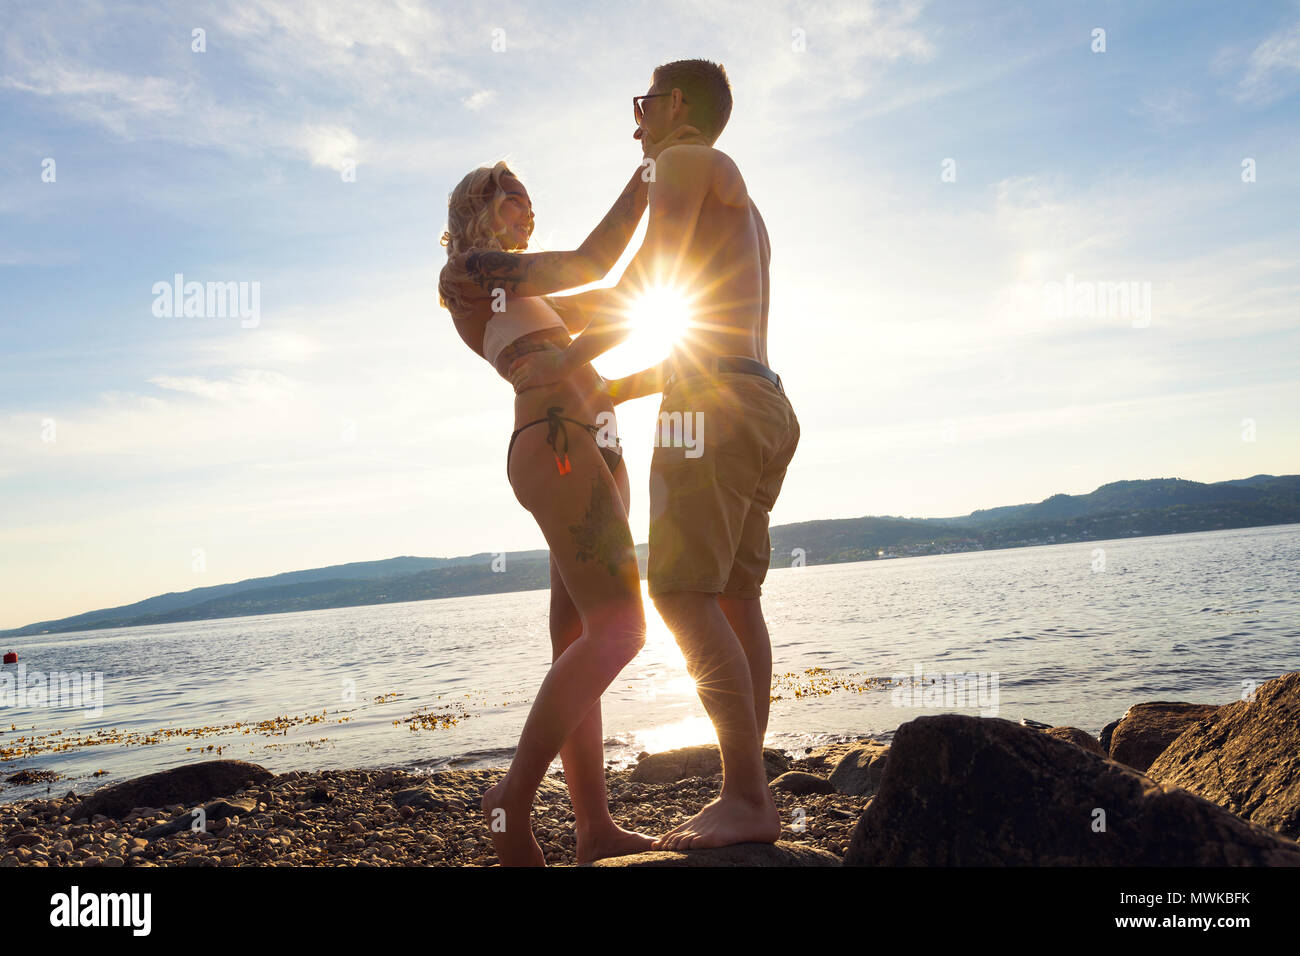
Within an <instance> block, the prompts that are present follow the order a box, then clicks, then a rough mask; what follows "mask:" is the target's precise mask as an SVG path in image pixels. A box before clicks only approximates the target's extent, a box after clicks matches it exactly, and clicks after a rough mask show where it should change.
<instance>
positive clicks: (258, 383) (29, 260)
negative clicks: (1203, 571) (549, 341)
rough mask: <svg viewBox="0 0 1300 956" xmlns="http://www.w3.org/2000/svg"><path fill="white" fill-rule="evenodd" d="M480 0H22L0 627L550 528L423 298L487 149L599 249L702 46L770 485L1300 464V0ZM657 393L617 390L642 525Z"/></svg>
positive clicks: (557, 236) (5, 93) (949, 484)
mask: <svg viewBox="0 0 1300 956" xmlns="http://www.w3.org/2000/svg"><path fill="white" fill-rule="evenodd" d="M490 7H491V12H490V13H486V12H485V5H482V4H469V3H459V4H454V3H441V2H438V3H421V2H415V0H400V2H385V0H356V2H322V3H313V4H310V5H308V4H301V3H298V2H295V0H285V2H280V0H249V2H243V3H238V4H226V3H214V4H208V3H175V4H161V3H159V4H153V5H151V4H133V3H58V2H54V3H46V4H40V5H35V4H21V5H20V4H6V5H4V7H3V12H0V285H2V288H3V296H2V297H0V627H13V626H20V625H23V624H27V623H30V622H32V621H36V620H44V619H51V618H56V617H61V616H65V615H69V614H74V613H78V612H81V611H86V610H90V609H93V608H97V607H104V606H110V605H118V604H125V603H129V602H132V601H136V600H140V599H142V598H145V597H148V596H151V595H153V594H158V593H162V592H166V591H181V590H187V589H189V588H192V587H198V586H203V585H210V584H219V583H223V582H226V581H236V580H241V579H244V578H248V577H253V576H258V575H264V574H274V573H278V572H281V571H289V570H295V569H300V568H310V567H319V566H322V565H327V564H334V563H342V562H348V561H361V560H375V559H381V558H386V557H392V556H395V555H402V554H414V555H458V554H471V553H477V552H482V551H493V552H496V551H504V550H510V551H513V550H522V549H529V548H541V547H544V546H545V545H544V542H543V539H542V536H541V533H540V532H539V531H538V529H537V527H536V524H535V523H534V521H533V519H532V518H531V516H530V515H529V514H528V513H527V512H526V511H524V510H523V509H522V508H521V507H520V506H519V504H518V503H517V501H516V500H515V498H514V495H513V492H512V491H511V489H510V486H509V484H508V482H507V480H506V473H505V456H506V444H507V442H508V440H509V435H510V431H511V429H512V427H513V412H512V399H513V396H512V393H511V391H510V386H509V385H508V384H507V383H506V382H504V381H503V380H501V379H500V378H499V377H497V376H496V374H495V373H494V372H493V371H492V370H491V368H490V367H489V366H488V365H487V364H486V363H485V362H484V361H483V360H482V359H481V358H479V357H478V356H476V355H475V354H474V353H472V352H470V351H469V350H468V349H467V348H466V347H465V345H464V344H463V343H462V342H461V340H460V339H459V337H458V336H457V335H456V333H455V331H454V329H453V327H452V323H451V320H450V317H449V315H448V314H447V313H446V312H445V311H444V310H443V309H441V308H440V307H439V305H438V299H437V293H436V277H437V272H438V270H439V269H440V268H441V266H442V264H443V263H444V262H445V260H446V256H445V251H444V250H443V249H442V248H441V247H440V246H439V244H438V237H439V236H440V235H441V233H442V231H443V229H444V228H445V226H446V201H447V195H448V193H449V192H450V191H451V189H452V188H453V187H454V186H455V184H456V183H457V182H458V181H459V180H460V179H461V177H462V176H464V175H465V174H466V173H467V172H469V171H470V170H471V169H473V168H474V167H476V166H480V165H486V164H491V163H492V162H495V161H496V160H498V159H505V160H506V161H507V162H509V163H510V164H511V166H512V168H514V169H515V171H516V172H517V173H518V174H519V176H520V177H521V179H522V180H523V182H524V183H525V185H526V186H527V187H528V190H529V193H530V195H531V197H532V201H533V204H534V211H535V214H536V225H537V228H536V233H535V234H534V243H535V245H536V246H537V248H541V249H551V250H563V249H573V248H576V247H577V246H578V245H579V244H580V243H581V242H582V240H583V239H584V238H585V237H586V235H587V233H588V232H589V231H590V230H591V229H592V228H593V227H594V226H595V225H596V223H597V222H598V221H599V220H600V218H601V217H602V216H603V215H604V213H605V212H606V210H607V209H608V208H609V206H610V205H612V203H613V202H614V200H615V199H616V197H617V196H618V194H619V192H620V191H621V189H622V187H623V185H624V184H625V183H626V181H627V179H628V177H629V176H630V175H631V174H632V172H633V171H634V170H635V169H636V167H637V165H638V163H639V161H640V155H641V154H640V146H639V144H638V143H637V142H636V141H635V140H634V139H633V138H632V132H633V129H634V123H633V119H632V113H631V104H630V102H629V99H630V97H632V96H633V95H636V94H640V93H643V92H645V91H646V89H648V87H649V84H650V74H651V72H652V70H653V68H654V67H655V66H656V65H657V64H659V63H662V62H667V61H670V60H674V59H679V58H684V57H703V58H707V59H712V60H715V61H717V62H720V63H722V64H723V65H724V66H725V68H726V69H727V72H728V74H729V76H730V78H731V83H732V86H733V91H734V101H735V106H734V110H733V113H732V117H731V121H730V124H729V125H728V127H727V129H726V130H725V131H724V132H723V134H722V136H721V138H720V139H719V140H718V142H717V144H716V145H717V148H719V149H721V150H723V151H724V152H726V153H727V154H728V155H730V156H731V157H732V158H733V159H734V160H735V161H736V163H737V164H738V166H739V168H740V170H741V173H742V175H743V177H744V179H745V182H746V185H747V187H748V189H749V192H750V194H751V196H752V197H753V198H754V200H755V202H756V204H757V205H758V207H759V208H760V209H761V210H762V212H763V216H764V218H765V220H766V223H767V226H768V230H769V232H770V235H771V241H772V273H771V276H772V278H771V281H772V305H771V317H770V333H769V357H770V360H771V364H772V366H773V368H775V370H776V371H777V372H778V373H779V374H780V375H781V377H782V380H783V382H784V383H785V386H786V390H787V393H788V394H789V396H790V398H791V401H792V402H793V405H794V408H795V411H796V413H797V415H798V416H799V420H800V423H801V428H802V439H801V442H800V446H799V450H798V452H797V454H796V455H795V458H794V461H793V463H792V465H791V467H790V471H789V473H788V475H787V477H786V481H785V487H784V490H783V492H782V494H781V497H780V500H779V501H778V503H777V506H776V509H775V510H774V511H773V513H772V522H773V524H784V523H788V522H794V521H805V520H811V519H817V518H842V517H854V516H861V515H903V516H930V517H939V516H953V515H960V514H965V513H968V512H970V511H971V510H973V509H976V508H985V507H993V506H997V505H1006V504H1016V503H1021V502H1029V501H1039V500H1041V499H1043V498H1046V497H1048V496H1049V495H1052V494H1056V493H1062V492H1064V493H1068V494H1084V493H1087V492H1090V491H1092V490H1093V489H1095V488H1096V487H1097V486H1099V485H1101V484H1104V483H1106V482H1109V481H1115V480H1121V479H1135V478H1161V477H1179V478H1186V479H1191V480H1196V481H1219V480H1223V479H1229V478H1238V477H1245V476H1248V475H1253V474H1257V473H1271V474H1288V473H1296V472H1300V440H1298V439H1300V425H1297V415H1296V412H1297V409H1300V375H1298V374H1297V372H1298V371H1300V347H1298V346H1300V331H1297V329H1298V326H1300V323H1297V317H1298V316H1297V313H1298V311H1300V310H1298V308H1297V304H1296V303H1297V300H1298V296H1297V293H1300V264H1298V259H1300V225H1297V217H1296V215H1295V211H1296V209H1297V208H1300V122H1297V119H1298V118H1300V5H1298V4H1297V3H1295V2H1257V3H1250V4H1222V3H1219V2H1217V0H1216V2H1203V3H1198V2H1182V0H1178V2H1147V3H1141V4H1132V3H1127V2H1087V3H1083V2H1052V3H1041V2H1037V3H1007V2H982V0H962V2H955V0H954V2H946V3H945V2H929V3H927V2H907V0H898V2H875V0H854V2H846V3H813V2H810V3H762V2H759V3H755V2H750V0H745V2H739V0H737V2H721V3H704V4H700V3H697V2H694V0H691V2H686V0H682V2H676V0H668V2H655V3H640V2H635V3H619V2H612V3H611V2H591V3H568V2H566V3H528V4H515V3H499V4H492V5H490ZM196 31H201V32H196ZM1099 31H1101V32H1099ZM643 232H644V223H642V228H641V230H640V231H639V232H638V234H637V237H636V238H634V240H633V242H632V244H631V245H630V246H629V249H628V252H627V254H626V255H625V258H624V260H623V261H626V258H627V257H629V256H630V255H631V253H632V252H634V251H635V248H636V247H637V245H638V244H639V242H640V237H641V235H642V234H643ZM618 268H621V266H620V267H616V270H615V273H614V274H612V275H611V277H610V281H613V279H614V278H616V276H617V271H618ZM177 274H180V275H181V276H183V280H182V281H183V282H200V283H213V284H217V283H222V284H224V283H235V284H236V285H235V286H231V287H230V288H231V289H232V290H233V291H236V292H239V293H242V294H243V296H244V298H243V300H242V303H243V305H244V306H245V308H244V309H243V311H242V312H241V311H239V310H237V309H235V308H234V302H233V301H232V302H231V307H230V308H227V309H224V310H223V309H221V308H219V307H215V308H213V309H212V310H211V311H210V312H209V311H208V310H207V309H206V306H205V309H204V310H203V311H204V312H205V313H206V314H200V315H185V314H184V309H183V308H174V307H172V306H173V303H169V302H167V301H166V296H165V294H164V293H163V292H162V291H161V290H162V289H163V288H166V287H169V286H170V285H171V284H172V283H173V282H174V281H175V280H174V277H175V276H176V275H177ZM222 288H223V289H225V288H226V287H225V286H224V285H223V286H222ZM214 305H215V306H219V305H220V303H219V302H214ZM653 332H654V330H653V328H646V329H644V330H642V331H639V332H638V333H637V335H636V336H634V338H633V339H632V340H630V341H629V342H628V343H626V344H625V345H623V346H620V350H619V351H617V352H611V353H609V354H608V355H607V356H605V357H603V358H602V359H600V360H598V361H597V363H596V365H597V368H598V369H599V370H600V371H601V372H602V373H604V374H605V375H606V376H613V375H617V374H624V373H627V372H630V371H633V370H634V369H635V368H638V367H641V366H642V365H645V364H649V363H650V362H653V361H655V360H657V359H658V358H660V357H661V356H660V355H657V354H652V353H653V352H654V350H655V349H656V348H659V347H661V346H656V345H654V343H655V342H656V341H660V340H656V339H655V338H654V336H653ZM656 412H657V400H656V399H655V398H653V397H651V398H643V399H639V400H637V401H635V402H631V403H627V404H624V405H621V406H620V407H619V430H620V434H621V435H622V438H623V443H624V446H625V449H626V458H627V461H628V463H629V466H630V476H631V482H632V495H633V502H632V509H631V522H632V529H633V535H634V537H635V539H636V540H637V541H644V540H645V539H646V527H647V512H646V497H647V495H646V487H647V486H646V482H647V470H648V465H649V459H650V452H651V443H652V435H653V427H654V421H655V415H656Z"/></svg>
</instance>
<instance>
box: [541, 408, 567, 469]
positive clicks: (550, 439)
mask: <svg viewBox="0 0 1300 956" xmlns="http://www.w3.org/2000/svg"><path fill="white" fill-rule="evenodd" d="M562 411H564V406H563V405H552V406H551V407H550V408H548V409H547V410H546V421H547V422H548V423H549V427H548V428H547V432H546V441H547V443H548V444H549V445H550V446H551V448H552V449H553V450H554V451H555V470H556V471H558V472H559V473H560V474H562V475H567V474H568V473H569V472H570V471H572V470H573V466H572V465H571V464H569V433H568V431H567V430H565V427H564V422H563V421H562V420H561V415H560V412H562ZM557 432H558V433H559V434H561V435H563V436H564V453H563V455H561V453H560V450H559V449H558V448H556V447H555V435H556V433H557Z"/></svg>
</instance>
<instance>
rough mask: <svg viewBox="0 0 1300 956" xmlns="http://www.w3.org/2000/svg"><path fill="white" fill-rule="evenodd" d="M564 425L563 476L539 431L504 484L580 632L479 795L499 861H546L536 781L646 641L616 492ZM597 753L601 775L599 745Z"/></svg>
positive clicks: (524, 436) (525, 436) (591, 449)
mask: <svg viewBox="0 0 1300 956" xmlns="http://www.w3.org/2000/svg"><path fill="white" fill-rule="evenodd" d="M569 431H570V434H571V435H572V439H573V440H572V442H571V444H570V447H569V449H568V455H569V461H570V464H571V470H570V471H569V472H568V473H566V474H560V473H559V471H558V469H557V468H556V464H555V453H554V451H553V450H552V448H551V446H550V445H549V444H548V443H547V441H546V436H547V431H546V429H544V428H541V427H538V428H531V429H529V430H527V431H525V432H522V433H521V434H520V435H519V437H518V439H517V440H516V442H515V446H514V452H513V454H512V455H511V459H510V483H511V485H512V486H513V488H514V489H515V495H516V497H517V498H518V499H519V501H520V503H521V504H522V505H523V506H524V507H525V508H527V509H528V510H529V511H530V512H532V514H533V516H534V517H535V518H536V519H537V523H538V525H539V526H540V527H541V529H542V533H543V535H545V537H546V541H547V544H548V545H549V546H550V549H551V559H552V560H553V561H554V562H555V566H556V568H557V570H558V571H559V574H560V577H561V579H562V580H563V582H564V585H565V588H566V590H567V591H568V593H569V595H570V597H571V598H572V601H573V604H574V607H575V608H576V609H577V612H578V616H579V619H580V620H581V621H582V633H581V636H579V637H577V638H576V639H574V640H573V641H572V642H571V643H570V644H569V645H568V646H567V647H566V648H565V649H564V651H563V653H561V654H560V655H559V657H557V658H556V659H555V661H554V662H553V663H552V665H551V669H550V672H549V673H548V674H547V675H546V679H545V680H544V681H543V682H542V686H541V688H540V689H539V690H538V692H537V696H536V698H534V700H533V706H532V708H531V709H530V711H529V713H528V719H527V720H526V722H525V723H524V729H523V733H522V734H521V735H520V738H519V747H518V749H517V750H516V751H515V757H514V760H513V761H512V762H511V764H510V770H509V771H508V772H507V773H506V776H505V778H504V779H503V780H502V781H501V782H500V783H498V784H497V785H496V786H494V787H492V788H491V789H489V790H488V792H487V793H486V794H484V797H483V802H482V807H483V811H484V814H485V819H486V821H487V824H488V828H489V833H490V834H491V836H492V840H493V843H494V844H495V847H496V851H497V856H498V858H499V859H500V860H501V862H502V864H503V865H530V864H531V865H540V864H542V863H543V862H544V859H543V857H542V853H541V849H540V847H538V846H537V842H536V840H534V839H533V836H532V829H531V821H530V818H531V811H532V803H533V797H534V796H535V794H536V792H537V787H538V785H539V784H540V783H541V781H542V778H543V777H544V776H545V775H546V770H547V768H548V767H549V765H550V763H551V761H552V760H554V759H555V757H556V755H557V754H559V753H560V750H561V748H562V747H563V746H564V744H565V741H566V740H567V739H568V738H569V736H570V735H571V734H572V733H573V732H574V731H575V730H577V729H578V727H579V726H580V725H581V724H582V722H583V720H584V718H586V717H587V715H588V712H589V711H590V710H591V709H592V708H593V707H595V706H596V705H597V703H598V701H599V699H600V695H601V694H602V693H604V691H605V688H607V687H608V686H609V685H610V683H611V682H612V681H613V680H614V678H615V677H617V676H618V673H619V671H621V670H622V669H623V668H624V667H625V666H626V665H627V664H628V662H630V661H631V660H632V658H633V657H635V656H636V654H637V652H638V651H639V650H640V649H641V646H642V645H643V644H644V643H645V612H644V610H643V608H642V606H641V581H640V577H639V575H638V573H637V565H636V554H635V552H634V550H633V546H632V535H631V532H630V531H629V530H628V525H627V511H626V510H625V508H624V505H623V500H622V496H621V494H620V492H619V488H618V486H617V484H616V482H615V480H614V479H613V477H612V476H611V475H610V473H609V469H608V468H607V467H606V466H605V464H604V460H603V459H602V458H601V456H600V450H599V447H598V446H597V444H596V442H595V441H593V440H591V439H590V437H589V436H587V435H584V434H582V433H581V432H580V431H579V430H578V429H577V427H576V426H570V429H569ZM602 743H603V742H602ZM601 751H602V754H601V770H602V774H603V762H604V760H603V746H602V748H601ZM602 787H603V779H602Z"/></svg>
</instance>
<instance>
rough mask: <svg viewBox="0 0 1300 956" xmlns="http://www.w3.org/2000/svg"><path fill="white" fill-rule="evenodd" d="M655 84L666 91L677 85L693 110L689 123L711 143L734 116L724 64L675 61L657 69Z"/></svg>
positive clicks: (701, 61) (705, 61) (702, 61)
mask: <svg viewBox="0 0 1300 956" xmlns="http://www.w3.org/2000/svg"><path fill="white" fill-rule="evenodd" d="M654 82H655V86H656V87H658V88H659V90H660V91H661V92H664V93H667V92H668V91H670V90H672V89H673V88H674V87H675V88H677V89H679V90H681V91H682V97H683V98H684V99H685V100H686V105H687V107H688V108H689V110H690V117H691V118H690V125H691V126H694V127H695V128H696V129H698V130H699V131H700V132H701V133H703V134H704V137H705V139H707V140H708V141H709V142H710V143H712V142H715V141H716V140H717V138H718V137H719V136H721V135H722V131H723V129H725V128H726V126H727V120H729V119H731V83H730V81H729V80H728V79H727V71H726V70H724V69H723V68H722V64H721V63H713V62H711V61H709V60H674V61H673V62H672V63H665V64H664V65H663V66H659V67H656V68H655V72H654Z"/></svg>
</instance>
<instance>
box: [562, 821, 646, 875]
mask: <svg viewBox="0 0 1300 956" xmlns="http://www.w3.org/2000/svg"><path fill="white" fill-rule="evenodd" d="M654 842H655V838H654V837H652V836H650V835H649V834H648V833H637V832H636V831H634V830H624V829H623V828H622V827H620V826H619V825H618V824H616V823H614V822H613V821H611V822H610V824H609V826H608V827H607V828H605V829H602V830H600V831H598V832H596V833H593V834H583V833H579V834H578V852H577V860H578V863H580V864H581V863H591V862H593V861H595V860H603V859H605V857H608V856H627V855H628V854H630V853H645V852H646V851H647V850H651V849H653V848H654Z"/></svg>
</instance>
